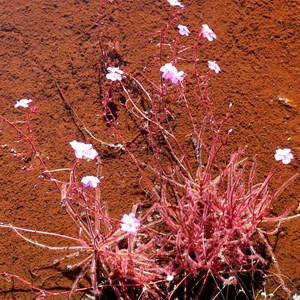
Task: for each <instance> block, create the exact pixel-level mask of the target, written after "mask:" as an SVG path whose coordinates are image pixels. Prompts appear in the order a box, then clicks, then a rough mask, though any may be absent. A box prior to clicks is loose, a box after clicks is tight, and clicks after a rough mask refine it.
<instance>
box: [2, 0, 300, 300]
mask: <svg viewBox="0 0 300 300" xmlns="http://www.w3.org/2000/svg"><path fill="white" fill-rule="evenodd" d="M110 2H111V3H110ZM110 2H108V3H107V5H106V6H105V8H106V9H105V13H104V18H103V20H102V21H103V23H102V28H101V29H102V32H103V34H104V42H105V43H106V47H107V48H109V49H110V50H109V51H110V52H111V53H110V56H114V55H115V57H116V56H120V57H121V58H122V60H123V63H122V68H123V69H124V70H126V72H128V73H130V72H131V73H137V74H138V73H139V72H142V71H143V68H144V67H147V70H148V69H149V73H147V76H157V75H155V73H151V72H154V71H155V70H156V71H155V72H157V69H156V68H155V67H156V65H155V64H157V52H158V51H157V47H156V44H157V43H158V39H157V36H158V30H160V29H161V28H162V27H163V25H164V24H165V22H166V21H167V20H168V19H169V17H170V16H171V14H172V13H174V11H175V9H174V8H172V7H171V6H170V5H169V4H168V3H167V1H166V0H156V1H144V0H128V1H123V0H115V1H110ZM182 2H183V3H184V4H185V5H186V9H185V11H184V12H183V16H182V19H181V22H182V23H183V24H185V25H187V26H188V27H189V29H190V30H191V33H192V34H191V39H194V38H195V36H197V34H198V32H199V30H200V27H201V24H203V23H207V24H209V26H210V27H211V28H213V30H214V31H215V32H216V34H217V36H218V38H217V41H216V42H213V43H204V45H203V48H201V50H203V53H201V55H200V56H201V62H202V63H204V62H205V61H206V60H207V59H212V60H217V61H218V63H219V65H220V66H221V68H222V72H221V73H219V74H218V75H212V76H211V79H210V88H209V93H210V97H211V99H212V100H213V103H214V105H215V108H216V112H217V114H222V113H223V112H224V111H225V110H227V107H228V105H229V103H233V109H232V111H233V114H232V119H231V120H230V124H229V126H230V127H229V128H233V133H234V134H233V138H232V141H231V143H230V146H229V148H228V151H233V150H235V149H237V148H238V147H240V146H243V145H248V150H247V156H250V157H251V156H253V155H257V158H258V171H259V172H258V173H259V174H258V178H263V177H264V176H266V174H267V173H268V172H269V171H270V169H271V168H272V167H274V166H275V165H276V162H275V160H274V158H273V157H274V153H275V150H276V149H277V148H278V147H281V148H285V147H287V148H291V149H292V152H293V154H294V156H295V159H294V160H293V162H292V163H291V164H290V165H288V166H284V167H283V168H282V170H283V172H284V175H283V177H284V178H288V177H289V176H291V175H292V174H294V173H296V172H299V171H300V170H299V169H300V168H299V162H300V159H299V157H300V148H299V144H300V115H299V105H300V77H299V74H300V67H299V66H300V31H299V28H300V16H299V11H300V3H299V1H298V0H290V1H288V2H287V1H285V0H273V1H264V0H257V1H254V0H250V1H244V0H225V1H224V0H223V1H221V0H214V1H195V0H194V1H182ZM98 6H99V2H98V1H95V0H65V1H57V0H52V1H45V0H40V1H38V3H37V2H35V1H31V2H30V4H26V1H20V0H15V1H5V2H4V1H0V7H1V12H2V13H1V16H0V37H1V49H0V57H1V62H0V74H1V86H0V93H1V112H0V113H1V114H2V115H3V116H5V117H6V118H8V119H10V120H14V121H15V120H20V121H21V120H24V117H25V114H24V110H23V109H15V108H14V107H13V105H14V103H15V102H16V101H17V100H19V99H21V98H31V99H33V103H34V105H35V106H36V107H37V108H38V113H37V114H35V115H34V116H33V120H32V128H33V130H34V132H35V134H36V137H37V142H38V145H39V149H40V150H41V155H42V156H43V158H44V159H45V161H46V162H47V164H48V168H49V169H57V168H63V167H70V165H71V162H72V160H73V159H74V154H73V151H72V149H71V148H70V146H69V142H70V141H71V140H74V139H77V140H82V141H83V140H84V139H86V138H88V135H87V134H86V132H85V131H84V130H79V128H78V126H79V127H80V128H81V127H82V125H81V124H80V122H78V120H77V125H78V126H76V124H75V122H74V118H73V117H74V116H73V115H72V112H71V111H70V109H69V106H68V105H67V104H66V102H65V101H66V100H67V101H68V102H69V103H70V104H71V106H72V108H73V109H74V111H76V112H77V114H78V115H79V116H80V117H81V119H82V120H83V122H84V124H85V126H86V127H87V128H88V129H89V130H90V131H91V132H93V133H94V134H95V135H96V136H97V137H98V138H100V139H102V140H105V141H108V142H110V143H114V142H116V140H115V137H114V136H113V134H112V132H111V131H110V130H109V128H108V127H107V126H106V125H105V124H104V122H103V119H102V117H101V116H102V108H101V102H100V97H101V90H100V91H99V86H101V84H102V83H99V72H100V71H99V70H100V59H101V55H100V50H99V46H98V44H97V38H96V35H97V26H96V21H97V10H98ZM171 30H173V29H171ZM174 32H175V29H174ZM186 41H188V38H186ZM201 47H202V46H201ZM113 48H115V49H113ZM154 66H155V67H154ZM151 74H152V75H151ZM153 74H154V75H153ZM100 75H101V76H102V77H103V75H104V74H100ZM151 78H152V77H151ZM119 114H120V118H122V110H120V112H119ZM123 118H124V117H123ZM121 120H123V121H124V119H121ZM182 126H184V124H183V125H182ZM181 130H182V132H185V128H184V127H182V129H181ZM133 137H134V134H133V133H131V134H130V131H129V132H128V133H127V136H126V138H128V140H130V139H133ZM14 140H15V133H14V132H12V131H11V130H9V129H8V128H7V127H6V126H5V125H3V124H2V125H1V145H2V148H1V149H0V156H1V160H0V166H1V172H0V182H1V186H2V189H1V192H0V194H1V197H0V199H1V206H0V221H1V222H6V223H12V224H14V225H16V226H21V227H27V228H32V229H39V230H45V231H53V232H58V233H66V234H72V233H73V234H74V233H75V232H76V228H74V226H73V224H72V222H71V220H69V218H68V217H67V216H66V213H65V212H64V210H63V208H61V207H60V206H59V202H60V195H59V194H57V193H56V191H55V187H54V186H53V185H52V184H51V183H45V182H43V181H42V180H41V179H40V178H39V176H40V172H39V170H34V171H30V172H29V171H27V170H26V169H25V168H24V166H30V165H33V166H34V165H35V159H34V158H33V159H32V160H31V161H28V162H24V161H20V159H19V158H17V157H15V156H13V155H12V153H10V149H11V148H14V149H16V150H18V148H17V147H18V145H15V144H14V143H13V141H14ZM93 143H94V144H95V146H96V147H97V149H98V151H99V152H101V153H102V155H103V157H104V170H103V176H104V177H105V184H104V185H103V196H102V197H103V198H105V201H107V204H108V207H109V211H110V213H111V214H112V215H113V216H115V217H118V218H119V217H120V216H121V215H122V214H123V213H128V212H130V211H131V207H132V204H133V203H137V202H139V200H140V196H139V193H138V190H139V177H138V175H137V173H136V171H135V168H134V166H133V165H132V163H131V162H130V161H129V160H128V158H126V157H125V156H122V155H120V154H119V153H118V152H116V151H114V150H110V149H106V148H105V147H102V146H101V145H100V143H98V144H97V142H95V141H93ZM5 145H7V146H5ZM229 155H230V152H228V157H229ZM87 168H90V169H91V170H94V168H95V167H94V165H93V164H92V163H91V164H87ZM299 196H300V189H299V180H298V181H296V182H295V183H294V184H293V185H292V186H290V187H289V188H288V189H287V190H286V192H285V193H284V194H283V195H282V196H281V197H280V198H279V199H278V201H277V202H276V203H274V207H273V210H274V214H276V213H278V214H279V213H281V212H284V211H285V209H287V208H288V207H290V206H293V205H294V206H295V207H297V206H298V205H299V199H300V197H299ZM295 212H296V211H295ZM299 226H300V219H295V220H293V221H289V222H286V223H284V224H283V226H282V231H281V234H280V237H279V240H278V241H277V244H276V247H275V253H276V256H277V259H278V262H279V265H280V268H281V272H282V274H283V276H284V278H285V279H286V283H287V285H288V286H289V287H290V288H291V289H293V290H294V291H296V290H297V287H298V286H299V285H300V258H299V255H298V254H299V253H300V239H298V238H299V230H298V228H299ZM0 237H1V243H0V272H10V273H13V274H18V275H20V276H22V277H23V278H26V279H27V280H29V281H33V282H35V283H39V284H40V283H42V282H43V283H44V286H45V287H48V288H51V287H54V286H61V287H69V286H70V282H72V280H71V279H68V278H61V277H58V276H56V273H55V271H53V270H50V269H47V268H46V267H47V266H50V265H51V264H52V263H53V260H54V259H55V258H57V257H60V255H61V254H59V253H51V252H50V253H49V251H44V250H41V249H39V248H37V247H34V246H32V245H29V244H28V243H26V242H25V241H23V240H21V239H20V238H18V237H17V236H16V235H15V234H14V233H13V232H11V231H9V230H4V229H1V230H0ZM274 241H275V240H274ZM48 242H49V241H48ZM272 245H274V243H273V244H272ZM40 267H44V269H41V270H38V268H40ZM272 270H273V269H272V267H271V271H272ZM267 284H268V286H269V289H268V292H272V291H273V290H274V289H275V288H276V286H275V285H274V283H273V280H272V277H270V278H269V279H267ZM280 295H281V294H280V293H278V295H277V296H276V297H277V298H276V297H275V299H285V298H284V296H280ZM0 299H24V300H25V299H34V293H33V292H31V291H30V290H29V289H28V288H27V287H26V286H24V285H23V284H20V283H19V282H7V280H6V279H5V278H0ZM60 299H64V297H61V298H60ZM78 299H79V298H78Z"/></svg>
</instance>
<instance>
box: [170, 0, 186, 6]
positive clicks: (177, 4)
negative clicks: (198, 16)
mask: <svg viewBox="0 0 300 300" xmlns="http://www.w3.org/2000/svg"><path fill="white" fill-rule="evenodd" d="M168 2H169V3H170V4H171V5H172V6H180V7H184V6H183V5H182V4H181V3H180V2H179V1H178V0H168Z"/></svg>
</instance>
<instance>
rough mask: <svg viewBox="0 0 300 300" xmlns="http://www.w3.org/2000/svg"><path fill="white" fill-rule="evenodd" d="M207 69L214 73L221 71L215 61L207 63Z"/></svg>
mask: <svg viewBox="0 0 300 300" xmlns="http://www.w3.org/2000/svg"><path fill="white" fill-rule="evenodd" d="M208 67H209V68H210V69H211V70H212V71H215V72H216V73H219V72H220V71H221V69H220V67H219V66H218V64H217V63H216V62H215V61H212V60H209V61H208Z"/></svg>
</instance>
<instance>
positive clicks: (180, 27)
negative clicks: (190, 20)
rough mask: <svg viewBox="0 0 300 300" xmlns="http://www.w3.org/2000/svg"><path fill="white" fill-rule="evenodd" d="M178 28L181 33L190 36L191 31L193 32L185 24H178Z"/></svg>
mask: <svg viewBox="0 0 300 300" xmlns="http://www.w3.org/2000/svg"><path fill="white" fill-rule="evenodd" d="M178 29H179V33H180V34H181V35H185V36H189V35H190V33H191V32H190V31H189V29H188V28H187V27H186V26H184V25H178Z"/></svg>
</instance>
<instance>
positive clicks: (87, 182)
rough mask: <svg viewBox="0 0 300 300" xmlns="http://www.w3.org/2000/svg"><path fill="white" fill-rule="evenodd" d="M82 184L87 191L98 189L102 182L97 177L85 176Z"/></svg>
mask: <svg viewBox="0 0 300 300" xmlns="http://www.w3.org/2000/svg"><path fill="white" fill-rule="evenodd" d="M81 182H82V184H83V187H84V188H85V189H87V188H88V187H93V188H95V187H97V185H98V183H99V182H100V180H99V179H98V178H97V177H95V176H84V177H83V178H82V179H81Z"/></svg>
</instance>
